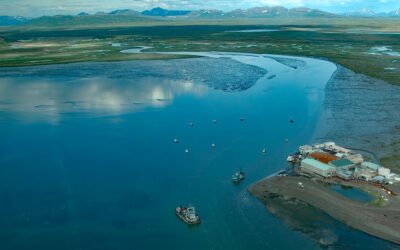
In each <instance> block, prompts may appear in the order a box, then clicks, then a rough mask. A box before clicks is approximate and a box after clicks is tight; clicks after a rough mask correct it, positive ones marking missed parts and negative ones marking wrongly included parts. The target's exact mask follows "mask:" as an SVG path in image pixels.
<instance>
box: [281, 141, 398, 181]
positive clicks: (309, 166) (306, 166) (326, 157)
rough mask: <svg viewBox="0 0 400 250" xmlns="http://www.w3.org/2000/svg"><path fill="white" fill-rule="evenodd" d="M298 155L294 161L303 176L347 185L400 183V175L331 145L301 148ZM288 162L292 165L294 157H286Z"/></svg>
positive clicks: (333, 144)
mask: <svg viewBox="0 0 400 250" xmlns="http://www.w3.org/2000/svg"><path fill="white" fill-rule="evenodd" d="M297 155H298V157H297V158H296V159H298V161H299V162H301V164H300V170H301V171H302V172H303V173H308V174H312V175H315V176H322V177H324V178H328V177H332V176H336V177H339V178H341V179H343V180H346V181H350V180H352V179H359V180H365V181H371V182H377V183H389V184H391V183H394V182H400V175H396V174H394V173H391V171H390V169H388V168H384V167H382V166H379V165H378V164H375V163H372V162H367V161H364V157H363V156H362V155H361V154H355V153H354V152H353V151H352V150H350V149H346V148H344V147H340V146H338V145H336V144H335V143H334V142H325V143H321V144H315V145H304V146H301V147H299V153H298V154H297ZM301 159H304V160H301ZM288 161H293V156H291V157H288Z"/></svg>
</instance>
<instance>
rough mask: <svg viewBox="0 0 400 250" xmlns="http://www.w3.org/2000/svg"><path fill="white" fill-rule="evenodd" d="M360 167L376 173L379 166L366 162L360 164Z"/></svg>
mask: <svg viewBox="0 0 400 250" xmlns="http://www.w3.org/2000/svg"><path fill="white" fill-rule="evenodd" d="M361 167H363V168H365V169H369V170H371V171H374V172H378V169H379V168H380V166H379V165H378V164H375V163H372V162H368V161H365V162H362V163H361ZM389 173H390V170H389Z"/></svg>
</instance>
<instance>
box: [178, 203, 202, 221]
mask: <svg viewBox="0 0 400 250" xmlns="http://www.w3.org/2000/svg"><path fill="white" fill-rule="evenodd" d="M175 213H176V215H177V216H178V217H179V218H180V219H181V220H183V221H184V222H185V223H186V224H189V225H196V224H199V223H200V217H199V216H198V215H197V214H196V209H195V208H194V207H193V206H190V207H182V206H179V207H177V208H176V209H175Z"/></svg>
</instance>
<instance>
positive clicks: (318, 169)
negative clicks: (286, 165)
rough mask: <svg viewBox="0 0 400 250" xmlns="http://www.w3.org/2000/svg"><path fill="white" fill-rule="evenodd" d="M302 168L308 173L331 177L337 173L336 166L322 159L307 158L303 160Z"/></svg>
mask: <svg viewBox="0 0 400 250" xmlns="http://www.w3.org/2000/svg"><path fill="white" fill-rule="evenodd" d="M300 168H301V169H302V170H303V171H304V172H307V173H311V174H316V175H319V176H322V177H325V178H326V177H331V176H332V175H334V174H335V171H336V168H335V167H333V166H330V165H328V164H325V163H322V162H320V161H317V160H314V159H311V158H307V159H304V160H302V161H301V165H300Z"/></svg>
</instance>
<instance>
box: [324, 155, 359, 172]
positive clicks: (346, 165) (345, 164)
mask: <svg viewBox="0 0 400 250" xmlns="http://www.w3.org/2000/svg"><path fill="white" fill-rule="evenodd" d="M329 165H330V166H332V167H335V168H341V169H347V170H348V169H350V168H352V167H354V163H353V162H352V161H350V160H349V159H345V158H343V159H339V160H335V161H331V162H329Z"/></svg>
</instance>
